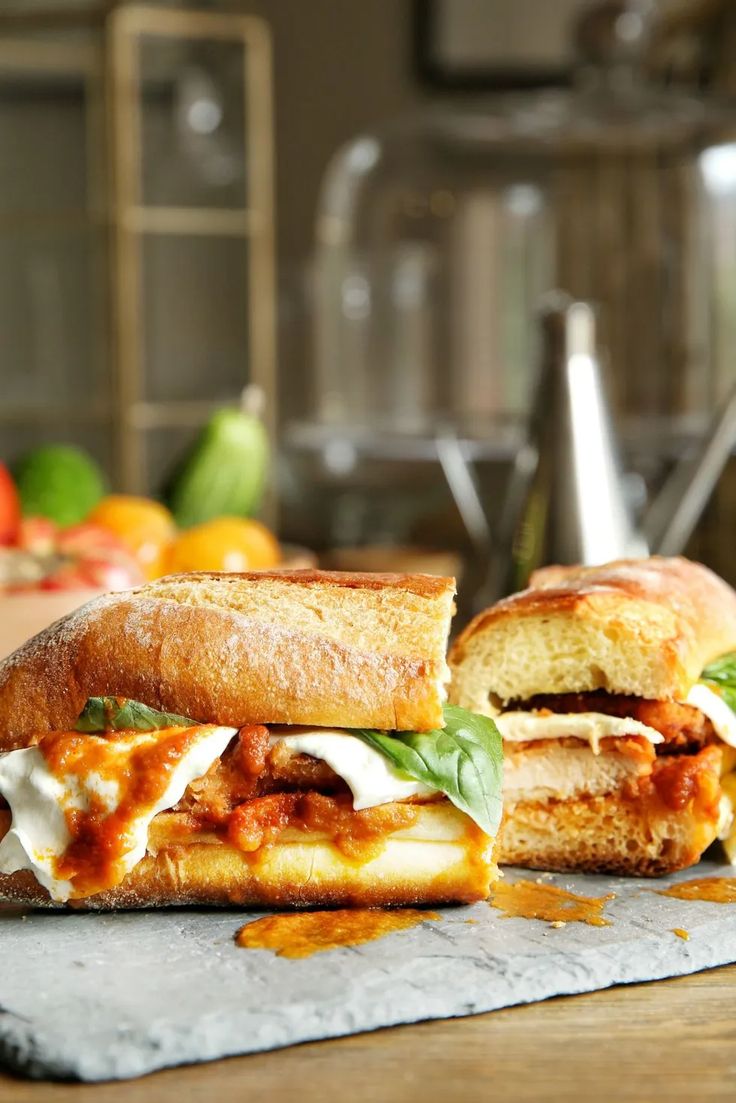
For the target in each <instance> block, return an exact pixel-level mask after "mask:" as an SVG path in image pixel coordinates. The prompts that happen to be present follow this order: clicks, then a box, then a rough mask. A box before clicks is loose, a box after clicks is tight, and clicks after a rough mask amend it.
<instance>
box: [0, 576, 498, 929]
mask: <svg viewBox="0 0 736 1103" xmlns="http://www.w3.org/2000/svg"><path fill="white" fill-rule="evenodd" d="M453 595H454V580H452V579H449V578H433V577H429V576H424V575H388V574H383V575H380V574H377V575H369V574H342V573H330V572H323V571H269V572H265V571H264V572H252V573H248V574H190V575H178V576H177V575H174V576H170V577H168V578H164V579H160V580H159V581H157V582H153V583H151V584H149V585H146V586H143V587H142V588H140V589H137V590H134V591H129V592H126V593H122V594H121V593H118V594H110V595H106V596H104V597H101V598H98V599H96V600H95V601H92V602H90V603H89V604H87V605H85V606H83V607H82V608H81V609H79V610H77V611H76V612H74V613H72V614H71V615H70V616H68V617H66V618H65V619H63V620H61V621H59V622H57V623H56V624H55V625H52V626H51V627H50V628H48V629H47V630H46V631H45V632H42V633H41V634H40V635H38V636H36V637H34V638H33V639H32V640H30V641H29V642H28V643H27V644H25V645H24V646H23V647H21V648H20V650H18V651H16V652H15V653H14V654H13V655H11V656H10V657H9V658H8V659H6V660H5V661H4V662H3V663H1V664H0V898H2V899H4V900H11V901H15V902H19V903H25V904H37V905H38V904H41V905H69V906H76V907H85V908H108V907H115V908H120V907H145V906H149V905H170V904H238V905H246V906H277V907H284V906H340V907H350V906H373V905H380V906H384V905H404V904H412V905H416V904H435V903H444V902H461V901H462V902H469V901H474V900H479V899H482V898H484V897H486V896H487V895H488V892H489V887H490V884H491V881H492V879H493V878H494V876H495V875H496V867H495V865H494V863H493V843H494V836H495V834H496V830H497V828H498V824H499V822H500V817H501V772H502V749H501V740H500V736H499V735H498V732H497V731H496V729H495V727H494V725H493V723H492V721H490V720H488V719H487V718H485V717H480V716H477V717H476V716H473V715H472V714H470V713H468V712H466V711H465V710H462V709H459V708H456V707H451V706H449V705H447V704H446V703H445V699H446V688H445V687H446V683H447V680H448V676H449V670H448V667H447V663H446V658H445V652H446V644H447V636H448V632H449V626H450V620H451V617H452V613H453Z"/></svg>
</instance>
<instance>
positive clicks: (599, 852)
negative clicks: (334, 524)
mask: <svg viewBox="0 0 736 1103" xmlns="http://www.w3.org/2000/svg"><path fill="white" fill-rule="evenodd" d="M449 661H450V666H451V669H452V677H453V680H452V687H451V691H450V693H451V699H452V700H453V701H455V702H456V703H457V704H459V705H461V706H463V707H464V708H469V709H472V710H473V711H475V712H479V713H483V714H484V715H486V716H493V717H494V718H495V719H496V722H497V724H498V727H499V729H500V731H501V733H502V736H503V740H504V750H505V757H506V762H505V776H504V807H505V813H504V823H503V826H502V829H501V832H500V836H499V843H498V848H497V855H496V856H497V858H498V860H499V861H501V862H507V863H512V864H517V865H522V866H531V867H534V868H537V869H550V870H589V871H600V872H613V873H623V874H640V875H657V874H662V873H668V872H670V871H673V870H677V869H682V868H685V867H686V866H689V865H691V864H692V863H694V862H696V861H697V860H698V858H699V857H700V855H701V854H702V853H703V851H704V850H705V849H706V847H708V846H709V845H710V844H711V843H712V842H713V841H714V840H715V839H716V838H724V839H726V846H727V849H729V850H730V851H731V853H733V850H734V845H733V840H730V839H729V836H730V832H731V821H732V819H733V815H732V809H731V801H730V795H731V794H733V795H736V791H735V789H734V779H735V777H736V775H734V774H733V773H732V772H731V771H733V769H734V766H735V765H736V751H735V750H734V748H736V715H734V711H736V594H735V593H734V592H733V590H731V589H730V587H729V586H727V585H726V583H725V582H723V581H722V580H721V579H719V578H718V577H717V576H716V575H714V574H713V573H712V572H711V571H709V570H708V569H707V568H705V567H703V566H701V565H700V564H698V563H691V562H688V561H687V560H685V559H665V558H657V557H652V558H650V559H641V560H622V561H619V562H615V563H609V564H606V565H605V566H601V567H589V568H583V567H548V568H545V569H543V570H540V571H537V572H536V573H535V574H534V575H533V577H532V580H531V586H530V588H529V589H527V590H524V591H523V592H521V593H517V594H514V595H512V596H511V597H509V598H506V599H504V600H503V601H500V602H498V604H496V605H494V606H493V607H492V608H490V609H488V610H487V611H486V612H484V613H481V614H480V615H479V616H478V617H476V618H475V620H474V621H472V623H471V624H470V625H469V626H468V627H467V628H466V630H465V631H464V632H463V633H462V634H461V636H460V637H459V638H458V640H457V642H456V643H455V645H454V647H453V649H452V651H451V653H450V660H449Z"/></svg>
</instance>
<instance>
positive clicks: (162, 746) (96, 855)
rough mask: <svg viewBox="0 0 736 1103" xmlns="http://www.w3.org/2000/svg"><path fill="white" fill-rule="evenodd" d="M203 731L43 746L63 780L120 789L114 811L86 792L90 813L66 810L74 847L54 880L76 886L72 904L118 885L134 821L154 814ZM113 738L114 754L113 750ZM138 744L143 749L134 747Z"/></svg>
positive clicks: (49, 740) (57, 738)
mask: <svg viewBox="0 0 736 1103" xmlns="http://www.w3.org/2000/svg"><path fill="white" fill-rule="evenodd" d="M201 734H202V728H201V727H191V728H168V729H166V730H165V731H160V732H156V733H155V735H156V738H155V739H152V740H149V739H146V736H145V734H142V733H140V732H115V733H114V736H111V737H110V738H106V737H105V736H104V735H86V734H81V733H79V732H53V733H51V734H50V735H47V736H44V738H43V739H42V740H41V742H40V743H39V750H40V751H41V753H42V754H43V756H44V758H45V759H46V762H47V764H48V767H49V769H50V770H51V772H52V773H53V774H54V775H55V776H56V777H57V778H58V779H59V780H60V781H63V780H65V779H68V778H76V779H77V780H78V781H79V782H80V786H81V785H82V784H83V783H84V782H85V781H86V779H88V777H89V775H90V774H96V775H98V776H99V778H100V779H101V780H102V782H103V784H105V783H114V784H115V785H116V786H117V796H116V797H115V798H114V807H113V808H112V810H110V808H109V805H108V804H107V803H106V801H105V799H104V796H103V795H101V794H97V793H95V792H94V791H90V790H89V789H86V792H87V794H88V797H89V800H88V807H86V808H84V809H80V808H74V807H67V808H65V810H64V816H65V819H66V824H67V828H68V830H69V834H70V837H71V838H70V842H69V845H68V846H67V848H66V850H65V852H64V854H63V855H61V856H60V857H59V858H58V859H57V860H56V863H55V865H56V869H55V876H56V877H57V878H59V879H60V880H65V881H70V882H71V884H72V886H73V887H72V894H71V896H72V899H79V898H80V897H84V896H90V895H92V894H93V893H96V892H101V891H102V890H103V889H106V888H110V887H111V886H113V885H115V884H118V883H119V881H120V880H121V879H122V876H123V875H124V873H125V870H124V868H123V869H121V862H122V861H123V859H124V857H125V853H126V851H128V850H129V849H130V846H131V845H132V841H133V840H132V838H131V831H132V827H133V822H134V820H135V819H136V818H137V817H139V816H140V815H141V814H142V813H145V812H146V811H148V810H149V809H150V808H152V807H153V806H154V805H155V804H156V802H157V801H158V800H159V799H160V798H161V796H162V795H163V793H164V792H165V791H166V789H167V787H168V785H169V783H170V781H171V777H172V774H173V771H174V769H175V767H176V766H177V764H178V763H179V762H180V761H181V757H182V755H183V754H185V753H186V752H187V751H188V750H189V749H190V747H191V746H192V745H193V744H194V743H195V742H196V741H197V738H198V736H199V737H201ZM112 738H114V741H115V749H113V748H112V747H111V745H110V743H111V739H112ZM136 743H140V746H136Z"/></svg>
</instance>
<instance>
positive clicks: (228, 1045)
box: [0, 862, 736, 1081]
mask: <svg viewBox="0 0 736 1103" xmlns="http://www.w3.org/2000/svg"><path fill="white" fill-rule="evenodd" d="M732 872H733V871H732V870H731V867H723V866H719V865H716V864H715V863H712V862H711V863H702V864H701V865H700V866H698V867H697V868H696V869H694V870H688V871H686V872H685V873H683V874H679V875H676V876H675V877H671V878H667V879H665V880H664V881H661V882H649V881H638V880H627V879H624V878H617V877H573V876H562V875H560V876H556V877H548V876H547V875H545V880H549V882H550V883H553V884H558V885H561V886H563V887H565V888H568V889H571V890H572V891H577V892H581V893H583V894H584V895H587V896H598V895H603V894H604V893H607V892H615V893H616V899H615V900H612V901H610V902H609V903H608V904H607V905H606V908H605V914H606V916H607V917H608V918H610V919H611V920H612V925H611V926H610V927H602V928H596V927H588V926H584V925H583V924H580V923H569V924H567V925H566V926H565V927H562V928H559V929H553V928H551V927H550V925H549V924H548V923H545V922H542V921H539V920H526V919H505V918H503V916H502V915H501V914H500V913H499V912H498V911H496V910H495V909H493V908H491V907H489V906H488V905H487V904H476V905H474V906H472V907H466V908H446V909H443V910H442V919H441V920H440V921H439V922H426V923H424V924H422V925H421V926H420V927H417V928H414V929H412V930H409V931H402V932H398V933H394V934H391V935H389V936H387V937H385V938H382V939H379V940H378V941H375V942H371V943H367V944H366V945H364V946H360V947H355V948H345V949H339V950H333V951H329V952H325V953H318V954H314V955H313V956H312V957H309V958H306V959H303V960H290V959H288V958H280V957H275V956H274V955H273V954H272V953H270V952H268V951H260V950H258V951H253V950H242V949H238V948H237V947H236V946H235V944H234V941H233V937H234V935H235V932H236V931H237V930H238V929H239V927H240V926H241V925H242V924H243V923H244V922H247V921H248V919H250V918H255V916H254V915H253V913H248V912H243V911H237V910H228V911H204V910H194V909H191V910H190V909H187V910H175V909H171V910H168V911H151V912H129V913H126V912H120V913H113V914H108V915H105V914H102V915H100V914H92V913H89V914H64V913H51V912H46V913H44V912H33V913H30V914H28V915H26V916H24V917H22V916H20V915H18V914H13V913H11V912H9V913H7V914H1V913H0V929H1V930H2V950H3V969H2V977H1V979H0V1005H1V1008H2V1009H1V1011H0V1061H2V1062H4V1064H5V1065H6V1066H8V1067H10V1068H12V1069H14V1070H16V1071H19V1072H21V1073H24V1074H26V1075H28V1076H33V1077H40V1078H53V1079H66V1078H72V1079H80V1080H90V1081H99V1080H109V1079H124V1078H127V1077H133V1076H140V1075H142V1074H143V1073H147V1072H151V1071H153V1070H154V1069H160V1068H164V1067H166V1066H169V1065H178V1064H186V1063H190V1062H196V1061H210V1060H214V1059H215V1058H218V1057H224V1056H228V1055H234V1054H242V1053H252V1052H255V1051H258V1050H270V1049H277V1048H279V1047H281V1046H287V1045H292V1044H294V1043H296V1042H304V1041H308V1040H312V1039H319V1038H334V1037H338V1036H340V1035H344V1034H353V1033H357V1032H359V1031H364V1030H374V1029H376V1028H378V1027H384V1026H391V1025H394V1024H396V1023H407V1022H417V1021H419V1020H422V1019H436V1018H447V1017H451V1016H458V1015H472V1014H476V1013H478V1012H481V1011H491V1010H495V1009H496V1008H500V1007H509V1006H511V1005H513V1004H520V1003H529V1002H532V1001H535V1000H543V999H547V998H548V997H550V996H557V995H565V994H570V993H575V992H590V991H593V990H594V989H598V988H606V987H608V986H609V985H612V984H627V983H631V982H634V981H647V980H657V979H659V978H662V977H671V976H679V975H681V974H685V973H693V972H696V971H697V970H700V969H708V968H711V967H713V966H716V965H723V964H726V963H728V962H733V961H736V906H733V905H732V906H729V905H719V904H712V903H706V902H688V901H681V900H676V899H671V898H667V897H662V896H658V895H656V893H654V892H653V891H652V890H653V889H654V888H663V887H666V885H667V884H671V883H673V882H675V881H678V880H688V879H690V878H692V877H695V876H718V875H729V874H730V873H732ZM536 876H538V875H535V874H529V873H515V872H513V871H507V877H509V878H510V879H512V880H514V879H516V878H517V877H527V878H529V877H536ZM471 918H472V919H474V920H476V922H475V923H473V924H468V923H467V922H466V920H467V919H471ZM673 927H683V928H685V929H686V930H688V931H689V932H690V940H689V941H687V942H686V941H683V940H682V939H680V938H678V937H677V936H676V935H674V934H673V933H672V932H671V929H672V928H673Z"/></svg>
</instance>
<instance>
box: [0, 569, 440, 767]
mask: <svg viewBox="0 0 736 1103" xmlns="http://www.w3.org/2000/svg"><path fill="white" fill-rule="evenodd" d="M453 595H454V582H453V580H452V579H447V578H444V579H441V578H430V577H428V576H420V575H378V576H372V575H358V574H341V573H332V572H326V571H294V572H287V571H280V572H251V573H249V574H244V575H217V574H196V575H179V576H170V577H168V578H164V579H160V580H159V581H158V582H154V583H151V584H150V585H148V586H144V587H142V588H141V589H139V590H136V591H133V592H129V593H122V594H111V595H107V596H105V597H102V598H99V599H97V600H96V601H92V602H90V603H89V604H88V605H86V606H83V607H82V608H81V609H80V610H77V611H76V612H75V613H72V614H71V615H70V616H68V617H66V618H64V619H63V620H61V621H58V622H57V623H56V624H55V625H52V626H51V627H50V628H49V629H47V630H46V631H45V632H42V633H41V634H40V635H38V636H36V637H34V639H32V640H30V641H29V642H28V643H27V644H25V645H24V646H23V647H21V648H20V649H19V650H18V651H16V652H15V653H14V654H13V655H11V656H10V657H9V658H7V659H6V660H5V661H4V662H3V663H0V750H11V749H13V748H16V747H22V746H25V745H26V744H27V742H28V740H29V739H30V737H31V736H33V735H35V734H39V733H42V732H45V731H50V730H67V729H68V728H70V727H72V726H73V725H74V722H75V720H76V718H77V717H78V716H79V713H80V711H81V709H82V708H83V706H84V704H85V701H86V700H87V698H88V697H91V696H97V695H105V694H109V695H113V696H120V697H130V698H133V699H135V700H139V701H142V702H144V703H145V704H147V705H150V706H152V707H154V708H160V709H164V710H167V711H170V712H177V713H180V714H183V715H185V716H188V717H190V718H191V719H193V720H197V721H201V722H207V723H215V724H226V725H232V726H236V727H238V726H242V725H245V724H250V723H273V724H308V725H310V724H314V725H315V726H319V727H372V728H386V729H403V730H429V729H432V728H435V727H439V726H441V725H442V722H443V720H442V699H443V693H444V690H443V687H444V682H445V681H446V680H447V666H446V662H445V655H444V652H445V646H446V640H447V634H448V631H449V624H450V618H451V616H452V611H453Z"/></svg>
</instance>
